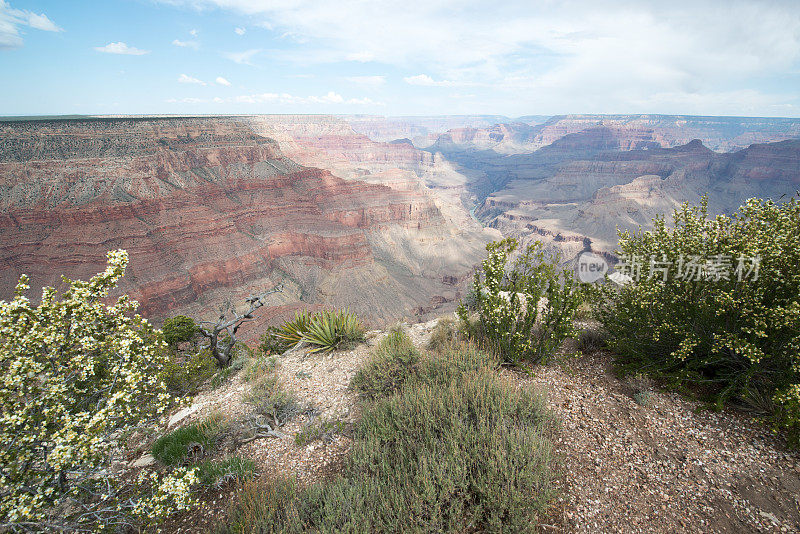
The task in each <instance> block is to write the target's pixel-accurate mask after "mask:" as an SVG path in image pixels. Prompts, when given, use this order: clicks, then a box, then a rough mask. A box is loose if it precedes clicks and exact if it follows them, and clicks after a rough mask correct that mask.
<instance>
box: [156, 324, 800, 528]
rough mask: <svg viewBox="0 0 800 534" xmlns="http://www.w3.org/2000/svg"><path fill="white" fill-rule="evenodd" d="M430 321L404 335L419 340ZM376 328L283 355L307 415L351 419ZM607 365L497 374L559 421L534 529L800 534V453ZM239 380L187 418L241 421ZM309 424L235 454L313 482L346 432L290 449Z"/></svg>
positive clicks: (601, 358)
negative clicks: (540, 520)
mask: <svg viewBox="0 0 800 534" xmlns="http://www.w3.org/2000/svg"><path fill="white" fill-rule="evenodd" d="M434 324H435V321H431V322H428V323H423V324H418V325H412V326H407V331H408V332H409V334H410V335H411V337H412V340H413V341H414V343H415V344H417V345H418V346H424V344H425V343H426V342H427V339H428V338H429V336H430V331H431V329H432V327H433V325H434ZM384 335H385V333H382V332H371V333H370V335H369V336H368V340H367V342H366V343H364V344H361V345H359V346H358V347H355V348H354V349H352V350H346V351H339V352H336V353H333V354H328V355H305V354H303V353H301V352H293V353H289V354H286V355H283V356H281V357H280V358H279V360H278V366H277V369H276V371H275V372H276V373H277V375H278V377H279V380H280V382H281V383H282V384H283V386H284V388H286V389H287V390H289V391H291V392H293V393H294V394H295V395H296V396H297V397H298V399H299V400H300V401H301V403H302V404H303V405H304V406H306V407H313V408H314V409H315V412H316V414H317V415H316V417H319V418H323V419H327V420H332V419H336V420H339V421H343V422H345V423H346V424H352V423H353V422H354V421H355V419H356V417H357V416H358V414H357V404H356V402H355V401H356V399H355V396H354V394H353V393H352V392H350V391H349V389H348V384H349V383H350V380H351V378H352V377H353V375H354V373H355V371H356V370H357V369H358V367H359V366H360V365H361V363H362V362H363V361H364V359H365V358H366V356H367V355H368V353H369V351H370V349H371V348H372V347H373V346H374V345H375V344H376V343H377V342H378V341H379V340H380V339H381V338H382V337H383V336H384ZM610 365H611V357H610V355H608V354H605V353H602V352H599V353H595V354H592V355H589V356H581V357H574V358H569V359H565V360H562V361H561V362H560V363H555V364H551V365H547V366H540V367H537V368H535V369H534V370H533V372H532V374H531V375H526V374H522V373H518V372H514V371H511V370H507V369H504V370H502V371H501V372H502V373H504V374H507V375H508V376H510V377H512V378H513V379H514V380H515V381H517V382H518V384H519V385H520V387H534V388H536V389H537V390H538V391H541V392H544V393H546V395H547V398H548V404H549V406H550V408H551V409H552V410H553V412H554V413H555V414H556V416H557V417H558V419H559V420H560V421H561V428H560V430H559V431H558V432H557V435H556V436H555V438H554V439H555V441H556V443H555V449H556V452H557V456H558V459H559V463H560V466H561V467H560V477H559V479H558V481H557V483H558V485H559V486H560V490H561V496H560V497H559V501H558V502H557V503H555V505H554V507H553V511H552V513H551V514H550V515H549V517H548V519H546V523H545V524H544V525H541V526H540V528H539V530H541V531H543V532H631V533H633V532H664V533H671V532H800V511H799V503H800V455H798V454H797V453H795V452H791V451H788V450H786V449H785V447H784V446H783V445H782V443H781V442H780V440H779V439H777V438H776V437H774V436H773V435H772V434H771V433H770V432H769V431H768V430H767V429H766V427H764V426H763V425H761V424H759V423H757V422H755V421H753V420H752V419H749V418H747V417H745V416H742V415H740V414H737V413H734V412H730V411H725V412H719V413H714V412H708V411H699V410H697V408H698V404H697V403H695V402H692V401H689V400H686V399H684V398H682V397H680V396H679V395H678V394H676V393H672V392H663V391H653V392H652V393H651V394H650V395H649V399H648V402H647V403H646V404H645V405H640V404H638V403H637V402H636V401H634V399H633V393H634V391H633V390H632V389H631V387H630V386H629V385H628V384H626V383H625V382H622V381H620V380H619V379H617V378H616V377H615V376H614V375H613V374H612V373H611V371H610ZM248 388H249V385H248V384H246V383H244V382H243V381H242V379H241V378H240V377H234V378H233V379H232V380H231V381H230V382H229V383H228V384H226V385H224V386H222V387H221V388H219V389H217V390H215V391H212V392H207V393H203V394H201V395H199V396H198V397H197V398H196V399H195V404H196V405H198V406H199V407H198V409H197V411H196V412H194V413H192V414H191V415H190V416H189V417H187V419H186V420H192V419H198V418H203V417H205V416H206V415H207V414H208V413H209V412H210V411H212V410H219V411H222V412H223V413H226V414H228V415H229V416H231V417H234V418H235V417H240V416H241V414H242V413H246V411H247V410H248V406H247V404H246V403H244V402H242V397H243V395H244V394H245V393H246V391H247V389H248ZM639 400H640V401H641V399H639ZM309 422H310V416H309V414H308V413H305V414H302V415H300V416H299V417H297V418H295V419H294V420H293V421H291V422H289V423H287V424H286V426H284V427H283V428H282V429H281V430H282V431H283V432H284V433H286V434H287V435H288V436H289V438H288V439H259V440H256V441H253V442H250V443H247V444H245V445H243V446H241V447H240V448H238V450H237V451H236V454H238V455H241V456H246V457H249V458H252V459H254V460H255V461H256V463H257V465H258V466H259V469H260V471H261V472H262V473H267V474H273V473H278V474H283V475H287V474H293V475H295V476H297V477H298V478H299V479H301V480H303V481H305V482H311V481H314V480H317V479H319V478H320V476H322V475H323V474H325V473H327V472H330V471H331V470H332V469H335V466H336V465H337V462H338V460H339V459H340V458H341V457H342V455H343V454H345V453H346V452H347V449H348V448H349V446H350V443H351V442H350V439H349V437H347V434H348V432H344V433H343V434H340V435H335V436H333V437H332V438H331V439H329V440H326V441H315V442H312V443H310V444H308V445H304V446H298V445H297V444H295V441H294V436H295V434H296V433H298V432H300V431H301V430H302V429H303V428H304V426H305V425H307V424H308V423H309ZM226 497H227V496H226ZM227 500H228V499H227V498H222V499H218V500H217V502H219V503H220V506H219V508H218V509H216V510H215V509H214V506H213V505H212V506H211V507H209V509H208V510H206V511H204V512H203V518H202V520H200V519H199V518H198V517H197V515H196V514H195V515H193V517H192V518H184V519H183V520H182V521H176V523H175V524H174V525H173V528H170V529H169V530H171V531H173V532H175V531H178V532H192V531H197V529H198V526H199V525H201V524H203V525H206V524H208V525H210V524H213V521H214V520H217V519H219V517H221V515H222V513H223V510H224V507H223V506H221V504H222V503H223V502H225V501H227ZM209 504H210V503H209Z"/></svg>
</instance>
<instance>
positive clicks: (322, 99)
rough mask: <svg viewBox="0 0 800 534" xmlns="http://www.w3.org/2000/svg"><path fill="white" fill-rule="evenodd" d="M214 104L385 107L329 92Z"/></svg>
mask: <svg viewBox="0 0 800 534" xmlns="http://www.w3.org/2000/svg"><path fill="white" fill-rule="evenodd" d="M214 102H218V103H222V102H233V103H238V104H265V103H271V104H283V105H286V104H295V105H309V104H336V105H351V106H383V105H384V104H383V103H382V102H376V101H374V100H372V99H370V98H345V97H343V96H342V95H340V94H339V93H336V92H334V91H329V92H328V93H326V94H324V95H321V96H313V95H312V96H306V97H303V96H296V95H292V94H289V93H257V94H250V95H238V96H234V97H231V98H228V99H216V98H215V99H214Z"/></svg>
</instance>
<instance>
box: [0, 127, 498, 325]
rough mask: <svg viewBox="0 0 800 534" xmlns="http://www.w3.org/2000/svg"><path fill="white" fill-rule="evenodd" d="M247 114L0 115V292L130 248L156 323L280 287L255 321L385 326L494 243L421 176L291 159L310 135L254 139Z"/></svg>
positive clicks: (136, 280)
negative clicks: (450, 209)
mask: <svg viewBox="0 0 800 534" xmlns="http://www.w3.org/2000/svg"><path fill="white" fill-rule="evenodd" d="M257 122H258V121H257V120H256V119H252V118H243V117H228V118H226V117H213V118H115V119H110V118H108V119H87V120H50V121H29V122H24V121H23V122H19V121H18V122H13V123H11V122H8V123H0V206H2V208H3V214H2V215H0V298H8V297H9V296H10V294H11V290H12V289H13V286H14V284H15V282H16V280H17V279H18V277H19V275H20V274H21V273H23V272H24V273H27V274H29V275H30V276H31V279H32V281H33V285H34V291H37V290H38V289H39V288H40V287H41V286H42V285H56V286H57V285H58V284H59V282H60V275H61V274H64V275H66V276H68V277H71V278H86V277H88V276H90V275H92V274H93V273H96V272H99V271H101V270H102V268H103V266H104V256H105V252H106V251H107V250H109V249H115V248H125V249H127V250H128V252H129V254H130V258H131V264H130V267H129V270H128V273H127V275H126V277H125V278H124V280H123V282H122V285H121V286H120V291H124V292H128V293H130V294H131V295H132V296H133V297H134V298H136V299H137V300H139V301H140V303H141V311H142V313H143V314H144V315H146V316H149V317H154V318H158V317H163V316H166V315H170V314H174V313H178V312H181V313H190V314H192V315H194V316H197V317H202V318H205V319H211V318H214V317H216V315H217V313H218V311H219V310H220V309H221V308H225V307H228V306H231V305H236V304H238V303H240V302H241V301H242V300H243V299H244V298H245V297H246V296H247V295H250V294H253V293H256V292H258V291H262V290H266V289H269V288H271V287H273V286H274V285H276V284H283V285H284V288H285V290H284V292H283V293H280V294H276V295H273V296H272V297H270V298H271V301H270V304H271V305H272V306H271V307H270V310H268V311H267V313H265V314H262V321H261V322H263V320H269V319H273V318H276V317H277V316H285V315H286V314H288V313H291V311H292V310H294V309H297V308H300V307H319V306H337V307H349V308H351V309H353V310H354V311H357V312H358V313H360V314H362V315H363V316H364V317H366V318H367V319H368V320H369V321H372V322H376V323H381V322H385V321H390V320H395V319H397V318H400V317H403V316H408V315H411V314H413V313H415V312H416V313H420V314H424V313H432V312H434V311H435V310H436V309H437V303H438V304H439V305H440V304H442V303H452V302H453V301H454V300H456V298H457V297H458V295H459V288H458V287H455V286H454V284H453V282H452V281H453V280H454V279H460V278H461V277H463V276H465V275H466V274H468V273H469V272H470V270H471V268H472V266H473V265H474V264H475V263H476V262H477V261H479V257H480V252H481V249H482V246H483V243H485V241H486V240H487V239H488V238H481V237H480V236H479V235H477V234H480V233H481V230H480V226H479V225H477V224H475V227H476V228H477V229H475V228H473V230H475V232H473V233H470V232H469V231H467V232H465V231H464V229H463V228H457V227H455V226H453V225H452V224H451V223H450V222H448V220H447V218H445V217H444V216H443V215H442V211H441V210H440V208H439V207H438V206H437V202H436V200H435V199H434V198H433V197H432V196H431V195H429V194H427V193H426V191H425V190H424V188H421V187H416V185H415V186H413V187H411V186H408V185H406V186H398V187H390V186H387V185H383V184H380V183H375V181H372V182H370V181H367V180H353V179H345V178H343V177H340V176H336V175H334V174H332V173H331V172H330V171H329V170H327V169H320V168H314V167H311V166H307V165H304V164H301V163H299V162H298V161H296V160H295V159H294V158H293V157H290V156H297V157H298V158H299V159H301V160H302V162H304V163H307V162H309V161H311V160H312V159H313V158H317V159H319V158H320V157H321V158H323V159H325V158H326V156H325V154H324V153H322V152H320V151H319V150H318V148H317V147H316V145H311V144H308V143H307V142H306V140H304V139H299V142H296V143H295V144H294V145H292V143H293V142H294V140H293V138H292V136H291V135H288V133H287V132H286V131H285V130H282V129H281V128H280V127H278V128H275V127H273V128H272V130H276V131H278V133H280V132H281V131H283V134H282V135H276V137H278V138H279V140H276V139H274V138H271V137H267V136H265V135H262V133H261V131H262V130H263V128H259V127H258V124H257ZM290 122H292V123H293V124H295V126H296V127H297V125H298V124H299V125H301V126H300V129H302V121H290ZM314 127H315V128H320V127H322V128H324V127H325V126H324V121H315V126H314ZM296 133H297V132H296V131H295V130H293V131H292V132H291V134H293V135H294V134H296ZM341 139H342V141H341V143H342V144H343V145H351V144H352V143H354V142H355V143H357V142H358V140H355V141H354V140H352V139H348V138H347V137H346V136H344V137H341ZM323 144H324V140H323ZM284 147H286V148H287V149H288V154H287V153H285V152H284V150H283V149H284ZM387 148H389V149H392V150H394V151H395V152H390V153H387V154H384V155H383V156H381V158H384V159H385V158H396V159H398V160H401V159H409V160H410V161H413V160H414V159H415V158H423V159H424V158H429V157H430V155H429V154H427V153H419V154H416V155H414V154H411V155H408V156H407V155H405V152H408V150H407V149H406V148H404V147H402V146H397V145H387ZM356 151H358V150H356ZM303 154H306V156H305V157H301V156H302V155H303ZM314 154H317V155H316V156H314ZM320 154H321V156H320ZM361 157H363V158H366V159H369V158H370V157H371V156H369V155H362V156H361ZM331 161H335V159H332V160H331Z"/></svg>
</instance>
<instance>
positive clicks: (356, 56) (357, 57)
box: [344, 50, 375, 63]
mask: <svg viewBox="0 0 800 534" xmlns="http://www.w3.org/2000/svg"><path fill="white" fill-rule="evenodd" d="M344 58H345V59H346V60H347V61H358V62H360V63H367V62H368V61H373V60H374V59H375V54H373V53H372V52H367V51H366V50H362V51H360V52H350V53H348V54H347V55H345V56H344Z"/></svg>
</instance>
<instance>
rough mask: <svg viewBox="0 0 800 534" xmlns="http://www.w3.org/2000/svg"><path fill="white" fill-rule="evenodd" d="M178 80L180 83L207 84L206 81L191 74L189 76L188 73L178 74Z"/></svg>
mask: <svg viewBox="0 0 800 534" xmlns="http://www.w3.org/2000/svg"><path fill="white" fill-rule="evenodd" d="M178 82H180V83H194V84H197V85H207V84H206V82H204V81H203V80H198V79H197V78H192V77H191V76H187V75H186V74H181V75H180V76H178Z"/></svg>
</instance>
